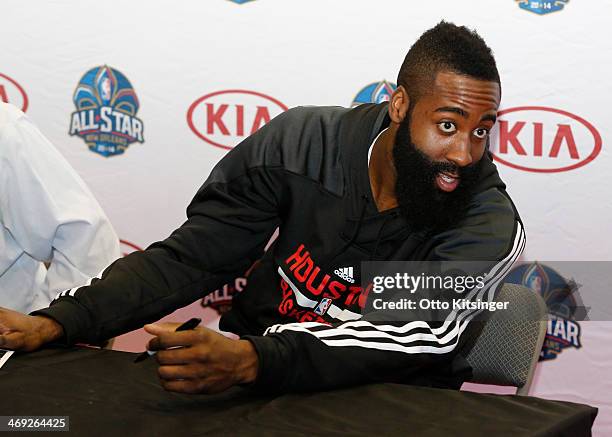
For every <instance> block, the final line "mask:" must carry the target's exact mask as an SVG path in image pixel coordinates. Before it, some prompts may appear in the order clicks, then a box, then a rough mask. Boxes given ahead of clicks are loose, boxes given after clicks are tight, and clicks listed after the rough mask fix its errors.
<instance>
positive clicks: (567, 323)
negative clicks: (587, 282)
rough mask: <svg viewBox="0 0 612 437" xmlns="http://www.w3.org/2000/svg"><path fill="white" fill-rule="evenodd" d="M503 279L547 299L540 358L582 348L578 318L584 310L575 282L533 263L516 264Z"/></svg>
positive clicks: (584, 314) (551, 357)
mask: <svg viewBox="0 0 612 437" xmlns="http://www.w3.org/2000/svg"><path fill="white" fill-rule="evenodd" d="M504 282H508V283H511V284H520V285H523V286H525V287H527V288H529V289H531V290H532V291H534V292H535V293H538V294H540V295H541V296H542V298H543V299H544V302H546V307H547V308H548V324H547V328H546V338H545V340H544V345H543V347H542V351H541V352H540V361H545V360H552V359H555V358H557V355H559V354H560V353H561V352H563V350H564V349H567V348H576V349H579V348H580V347H581V344H580V325H579V324H578V322H577V320H585V318H586V310H585V308H584V306H583V305H582V301H581V300H580V296H579V295H578V293H577V290H578V286H577V284H576V283H575V282H574V281H571V280H567V279H565V278H564V277H563V276H561V274H559V273H558V272H557V271H556V270H554V269H552V268H551V267H549V266H547V265H545V264H541V263H539V262H534V263H527V264H522V265H519V266H518V267H515V268H514V269H512V271H511V272H510V273H509V274H508V276H507V277H506V279H505V280H504Z"/></svg>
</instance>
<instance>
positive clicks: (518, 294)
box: [462, 284, 548, 395]
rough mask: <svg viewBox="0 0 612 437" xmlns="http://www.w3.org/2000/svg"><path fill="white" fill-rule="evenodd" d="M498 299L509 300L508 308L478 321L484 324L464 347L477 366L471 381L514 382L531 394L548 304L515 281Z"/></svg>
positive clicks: (544, 332)
mask: <svg viewBox="0 0 612 437" xmlns="http://www.w3.org/2000/svg"><path fill="white" fill-rule="evenodd" d="M496 300H497V301H499V302H506V301H507V302H509V305H508V309H507V310H501V311H495V312H493V313H492V314H491V317H490V318H489V319H488V320H487V321H486V322H484V323H482V322H476V323H480V328H477V329H476V330H472V332H469V333H468V340H467V343H466V344H465V346H464V347H463V348H462V352H463V353H464V356H465V358H466V359H467V361H468V363H469V364H470V365H471V366H472V369H473V377H472V380H471V381H470V382H475V383H481V384H495V385H506V386H514V387H517V394H519V395H527V393H528V392H529V387H530V386H531V381H532V378H533V372H534V370H535V367H536V364H537V362H538V357H539V356H540V351H541V349H542V344H543V343H544V337H545V335H546V320H547V314H548V312H547V309H546V304H545V303H544V300H543V299H542V297H541V296H540V295H538V294H537V293H534V292H533V291H531V290H529V289H528V288H526V287H523V286H521V285H515V284H504V285H503V286H502V288H501V290H500V291H499V293H498V295H497V298H496ZM473 323H474V322H473ZM466 351H467V353H466Z"/></svg>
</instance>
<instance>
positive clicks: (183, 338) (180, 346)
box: [144, 323, 258, 393]
mask: <svg viewBox="0 0 612 437" xmlns="http://www.w3.org/2000/svg"><path fill="white" fill-rule="evenodd" d="M178 326H179V324H178V323H158V324H151V325H145V327H144V329H145V331H147V332H148V333H149V334H152V335H155V337H154V338H153V339H151V341H149V345H148V350H150V351H157V354H156V355H155V359H156V360H157V362H158V363H159V369H158V371H157V373H158V376H159V379H160V381H161V385H162V386H163V387H164V389H166V390H168V391H175V392H180V393H218V392H221V391H223V390H226V389H228V388H230V387H231V386H233V385H236V384H246V383H250V382H253V381H254V380H255V377H256V376H257V365H258V360H257V353H256V352H255V349H254V348H253V346H252V344H251V342H249V341H248V340H232V339H230V338H227V337H225V336H223V335H221V334H219V333H217V332H215V331H212V330H210V329H207V328H201V327H200V328H196V329H194V330H190V331H178V332H177V331H176V328H177V327H178Z"/></svg>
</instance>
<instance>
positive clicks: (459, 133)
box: [0, 22, 524, 393]
mask: <svg viewBox="0 0 612 437" xmlns="http://www.w3.org/2000/svg"><path fill="white" fill-rule="evenodd" d="M398 84H399V87H398V88H397V90H396V91H395V92H394V93H393V95H392V98H391V100H390V102H388V103H383V104H379V105H375V104H365V105H361V106H358V107H356V108H354V109H351V110H348V109H343V108H337V107H327V108H315V107H306V108H295V109H292V110H290V111H287V112H286V113H284V114H282V115H280V116H278V117H277V118H275V119H274V120H272V121H271V122H270V123H269V124H267V125H266V126H264V127H263V128H261V129H260V130H259V131H258V132H256V133H255V134H253V135H252V136H251V137H249V138H247V139H246V140H245V141H243V142H242V143H241V144H240V145H238V146H237V147H236V148H234V149H233V150H232V151H231V152H229V153H228V154H227V155H226V157H225V158H223V159H222V160H221V161H220V162H219V164H218V165H217V166H216V167H215V168H214V169H213V171H212V173H211V175H210V176H209V178H208V180H207V181H206V182H205V183H204V185H203V186H202V188H201V189H200V190H199V191H198V193H197V194H196V196H195V198H194V200H193V201H192V203H191V204H190V205H189V207H188V209H187V217H188V218H187V221H186V222H185V223H184V224H183V225H182V226H181V227H180V228H179V229H177V230H176V231H174V232H173V233H172V234H171V235H170V237H169V238H167V239H166V240H164V241H161V242H157V243H154V244H153V245H151V246H150V247H149V248H148V249H147V250H145V251H144V252H140V253H133V254H130V255H129V256H127V257H125V258H123V259H121V260H118V261H117V262H115V263H114V264H112V265H111V266H110V267H108V268H107V269H106V270H105V271H104V272H103V273H102V275H101V277H100V278H93V279H92V280H91V283H90V284H89V285H88V286H84V287H80V288H76V289H73V290H67V291H65V292H63V293H61V294H60V295H59V296H58V298H57V299H56V300H55V301H54V302H53V304H52V305H51V306H50V307H49V308H47V309H43V310H40V311H37V312H35V313H33V315H31V316H24V315H21V314H18V313H14V312H9V311H3V312H2V313H0V347H5V348H12V349H21V350H33V349H36V348H38V347H40V346H41V345H43V344H45V343H47V342H52V341H60V342H64V343H68V344H73V343H76V342H90V343H96V342H99V341H102V340H104V339H106V338H110V337H113V336H115V335H118V334H120V333H123V332H126V331H129V330H131V329H134V328H138V327H140V326H142V325H143V324H144V323H149V322H152V321H155V320H157V319H159V318H160V317H162V316H163V315H166V314H168V313H170V312H172V311H173V310H175V309H176V308H179V307H182V306H184V305H187V304H189V303H190V302H193V301H194V300H196V299H198V298H201V297H202V295H203V294H204V293H203V290H214V289H216V288H218V287H220V286H221V285H222V284H224V283H226V282H228V281H229V280H230V279H232V278H233V277H235V276H237V275H239V274H241V273H242V272H244V271H245V270H246V269H247V268H249V266H251V265H252V264H253V263H254V261H256V260H259V262H258V263H257V264H256V266H255V267H254V268H253V269H252V270H251V273H250V275H249V278H248V284H247V286H246V288H245V289H244V290H243V291H242V292H241V293H240V294H238V295H237V296H236V297H235V298H234V303H233V308H232V310H231V311H229V312H227V313H226V314H224V315H223V317H222V318H221V322H220V327H221V329H223V330H226V331H230V332H233V333H235V334H237V335H239V336H240V339H239V340H233V339H229V338H226V337H224V336H222V335H220V334H217V333H215V332H213V331H211V330H208V329H204V328H198V329H196V330H193V331H188V332H173V329H174V328H175V326H172V325H155V324H153V325H146V326H145V329H146V330H147V331H148V332H149V333H151V334H153V335H154V336H155V337H154V338H153V339H152V340H151V341H150V342H149V345H148V348H149V349H150V350H155V351H158V353H157V355H156V359H157V361H158V362H159V364H160V366H159V369H158V373H159V377H160V380H161V384H162V385H163V387H164V388H165V389H167V390H170V391H178V392H185V393H201V392H206V393H214V392H219V391H222V390H224V389H226V388H228V387H230V386H232V385H236V384H251V386H253V387H255V388H259V389H262V390H269V391H277V392H290V391H294V392H295V391H307V390H322V389H330V388H335V387H340V386H347V385H352V384H364V383H371V382H381V381H386V382H389V381H394V382H402V383H410V384H422V385H433V386H441V387H455V388H458V387H459V386H460V385H461V383H462V382H463V381H464V380H465V379H466V378H467V377H468V376H469V373H470V368H469V365H468V364H467V363H466V361H465V360H464V359H463V358H462V356H461V354H460V353H459V352H460V350H461V345H462V344H463V342H464V339H465V335H464V334H463V333H464V331H465V328H466V324H467V322H468V321H470V319H471V316H470V315H469V314H468V313H465V312H454V313H452V314H451V315H449V316H447V317H446V318H444V320H442V318H436V317H435V316H436V315H435V314H434V315H433V318H432V319H429V320H416V321H412V322H407V321H406V320H410V318H409V317H406V318H403V316H400V317H399V318H396V319H394V320H386V319H382V320H381V319H380V318H377V317H376V313H371V314H365V315H364V314H362V309H363V307H364V305H365V301H366V300H367V299H366V298H367V293H366V292H364V290H363V289H362V288H361V287H360V285H359V284H360V271H359V268H360V265H361V262H362V261H368V260H379V261H380V260H417V261H423V260H432V261H454V260H487V261H491V265H490V268H489V270H488V275H487V276H486V278H485V282H484V286H483V287H482V290H481V291H480V292H479V295H478V296H479V297H481V298H485V300H491V299H493V297H494V291H495V288H496V287H497V285H498V284H499V279H500V277H501V276H503V273H504V272H505V271H507V269H508V268H509V267H510V266H511V264H512V262H513V261H514V260H516V258H517V257H518V256H519V255H520V252H521V250H522V248H523V243H524V232H523V230H522V225H521V222H520V219H519V217H518V214H517V212H516V210H515V208H514V207H513V205H512V202H511V201H510V199H509V197H508V196H507V194H506V192H505V186H504V184H503V182H502V181H501V180H500V179H499V176H498V175H497V171H496V169H495V166H494V165H493V163H492V162H491V158H490V155H489V153H488V151H487V141H488V135H489V132H490V130H491V128H492V127H493V125H494V122H495V119H496V113H497V108H498V106H499V101H500V94H501V92H500V82H499V75H498V72H497V68H496V65H495V60H494V58H493V56H492V54H491V51H490V49H489V48H488V47H487V45H486V44H485V42H484V41H483V40H482V39H481V38H480V37H479V36H478V35H477V34H476V33H475V32H472V31H470V30H468V29H466V28H465V27H458V26H455V25H453V24H449V23H445V22H441V23H440V24H438V25H437V26H435V27H434V28H432V29H430V30H428V31H427V32H425V33H424V34H423V35H422V36H421V37H420V38H419V40H418V41H417V42H416V43H415V44H414V45H413V46H412V47H411V49H410V50H409V52H408V54H407V55H406V58H405V61H404V63H403V65H402V67H401V70H400V72H399V77H398ZM277 227H278V228H280V232H279V236H278V238H277V239H276V240H275V242H274V243H273V245H272V246H271V247H270V248H269V250H268V251H267V252H265V254H264V253H263V252H264V247H265V246H266V243H267V242H268V240H269V239H270V236H271V235H272V234H273V232H274V231H275V229H276V228H277ZM262 255H263V257H262Z"/></svg>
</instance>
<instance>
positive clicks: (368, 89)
mask: <svg viewBox="0 0 612 437" xmlns="http://www.w3.org/2000/svg"><path fill="white" fill-rule="evenodd" d="M396 88H397V85H396V84H394V83H393V82H387V81H386V80H382V81H380V82H374V83H371V84H369V85H366V86H365V87H363V88H362V89H361V90H360V91H359V92H358V93H357V95H356V96H355V98H354V99H353V103H351V107H355V106H357V105H361V104H362V103H382V102H388V101H389V100H391V96H392V95H393V91H395V90H396Z"/></svg>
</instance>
